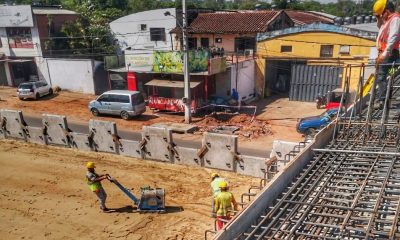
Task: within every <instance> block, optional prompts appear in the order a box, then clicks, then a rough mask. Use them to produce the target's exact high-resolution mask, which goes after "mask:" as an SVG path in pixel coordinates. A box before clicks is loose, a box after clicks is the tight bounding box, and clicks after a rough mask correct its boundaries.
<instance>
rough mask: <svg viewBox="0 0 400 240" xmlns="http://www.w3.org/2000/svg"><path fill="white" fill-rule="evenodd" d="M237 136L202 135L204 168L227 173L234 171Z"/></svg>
mask: <svg viewBox="0 0 400 240" xmlns="http://www.w3.org/2000/svg"><path fill="white" fill-rule="evenodd" d="M237 139H238V138H237V136H233V135H227V134H218V133H204V134H203V141H202V146H203V148H206V151H205V153H204V157H203V159H204V166H205V167H208V168H216V169H222V170H227V171H235V167H236V165H235V160H236V159H237Z"/></svg>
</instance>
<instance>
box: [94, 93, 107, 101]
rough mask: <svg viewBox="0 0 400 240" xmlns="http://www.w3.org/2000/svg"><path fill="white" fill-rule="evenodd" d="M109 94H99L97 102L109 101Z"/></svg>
mask: <svg viewBox="0 0 400 240" xmlns="http://www.w3.org/2000/svg"><path fill="white" fill-rule="evenodd" d="M109 96H110V95H108V94H104V95H101V96H100V97H99V98H98V99H97V101H99V102H109Z"/></svg>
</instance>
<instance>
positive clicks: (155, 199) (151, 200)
mask: <svg viewBox="0 0 400 240" xmlns="http://www.w3.org/2000/svg"><path fill="white" fill-rule="evenodd" d="M106 176H107V179H108V180H109V181H110V182H112V183H114V184H115V186H117V187H118V188H119V189H120V190H121V191H122V192H123V193H125V195H126V196H128V197H129V198H130V199H131V200H132V201H133V203H134V204H135V205H136V206H137V211H138V212H156V213H164V212H165V192H164V189H163V188H151V187H149V186H145V187H142V188H140V190H141V195H140V199H138V198H136V197H135V196H134V195H133V194H132V193H131V192H130V191H129V190H128V189H126V188H125V187H124V186H122V184H121V183H119V182H118V181H117V180H116V179H114V178H112V177H111V176H110V175H108V174H107V175H106Z"/></svg>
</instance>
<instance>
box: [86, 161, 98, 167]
mask: <svg viewBox="0 0 400 240" xmlns="http://www.w3.org/2000/svg"><path fill="white" fill-rule="evenodd" d="M86 167H87V168H95V167H96V166H95V165H94V162H88V163H86Z"/></svg>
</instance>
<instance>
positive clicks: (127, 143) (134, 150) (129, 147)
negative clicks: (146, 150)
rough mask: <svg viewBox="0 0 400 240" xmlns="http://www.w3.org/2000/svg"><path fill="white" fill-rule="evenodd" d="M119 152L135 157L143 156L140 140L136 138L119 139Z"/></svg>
mask: <svg viewBox="0 0 400 240" xmlns="http://www.w3.org/2000/svg"><path fill="white" fill-rule="evenodd" d="M119 142H120V145H119V154H120V155H123V156H128V157H134V158H143V154H142V150H141V149H140V142H138V141H134V140H126V139H120V140H119Z"/></svg>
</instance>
